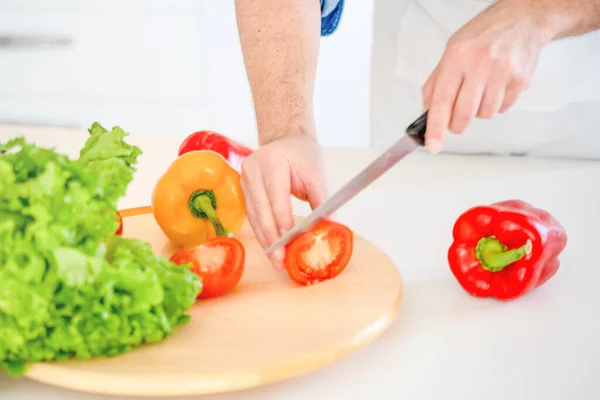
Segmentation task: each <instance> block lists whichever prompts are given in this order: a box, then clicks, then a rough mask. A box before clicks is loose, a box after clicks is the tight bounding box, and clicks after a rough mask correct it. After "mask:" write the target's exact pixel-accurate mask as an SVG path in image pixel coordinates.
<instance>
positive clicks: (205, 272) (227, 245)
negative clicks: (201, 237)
mask: <svg viewBox="0 0 600 400" xmlns="http://www.w3.org/2000/svg"><path fill="white" fill-rule="evenodd" d="M245 255H246V253H245V250H244V246H243V245H242V244H241V243H240V242H239V241H238V240H237V239H235V238H231V237H226V236H217V237H214V238H212V239H209V240H208V241H207V242H205V243H204V244H202V245H200V246H197V247H183V248H181V249H179V250H178V251H177V252H175V254H173V255H172V256H171V258H170V261H171V262H173V263H174V264H177V265H190V264H191V266H192V267H191V271H192V272H193V273H195V274H196V275H198V276H199V277H200V278H201V279H202V290H201V291H200V294H199V295H198V298H199V299H207V298H211V297H217V296H221V295H224V294H225V293H227V292H229V291H231V290H232V289H233V288H234V287H235V286H236V285H237V284H238V282H239V281H240V279H241V278H242V275H243V273H244V262H245Z"/></svg>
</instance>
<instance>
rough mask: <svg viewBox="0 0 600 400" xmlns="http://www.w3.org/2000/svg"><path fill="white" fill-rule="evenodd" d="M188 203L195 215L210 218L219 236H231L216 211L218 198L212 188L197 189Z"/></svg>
mask: <svg viewBox="0 0 600 400" xmlns="http://www.w3.org/2000/svg"><path fill="white" fill-rule="evenodd" d="M188 205H189V208H190V212H191V213H192V215H193V216H195V217H197V218H202V219H208V220H209V221H210V222H211V224H212V226H213V228H215V233H216V234H217V236H231V234H230V233H229V232H227V230H226V229H225V228H224V227H223V224H221V221H220V220H219V217H218V216H217V212H216V211H215V210H216V209H217V199H216V198H215V194H214V193H213V192H212V191H211V190H197V191H195V192H194V193H192V195H191V196H190V200H189V203H188Z"/></svg>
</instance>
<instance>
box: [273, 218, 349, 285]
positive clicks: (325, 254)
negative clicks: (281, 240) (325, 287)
mask: <svg viewBox="0 0 600 400" xmlns="http://www.w3.org/2000/svg"><path fill="white" fill-rule="evenodd" d="M353 240H354V234H353V232H352V231H351V230H350V229H349V228H348V227H346V226H344V225H342V224H339V223H337V222H333V221H330V220H323V221H321V222H319V223H318V224H317V225H315V226H314V227H313V228H312V229H311V230H309V231H308V232H305V233H303V234H302V235H300V236H298V237H297V238H295V239H294V240H292V241H291V242H290V243H289V244H288V245H287V246H286V251H285V262H284V264H285V268H286V271H287V273H288V275H289V276H290V278H291V279H292V280H293V281H294V282H296V283H298V284H301V285H312V284H315V283H318V282H321V281H324V280H327V279H333V278H335V277H336V276H338V275H339V274H340V273H341V272H342V271H343V270H344V269H345V268H346V266H347V265H348V262H349V261H350V257H351V256H352V251H353V244H354V243H353Z"/></svg>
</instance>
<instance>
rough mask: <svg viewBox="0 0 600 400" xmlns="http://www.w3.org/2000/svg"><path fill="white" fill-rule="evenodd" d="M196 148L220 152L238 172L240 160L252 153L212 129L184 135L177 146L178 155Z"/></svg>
mask: <svg viewBox="0 0 600 400" xmlns="http://www.w3.org/2000/svg"><path fill="white" fill-rule="evenodd" d="M196 150H212V151H215V152H217V153H219V154H221V155H222V156H223V157H224V158H225V159H226V160H227V162H228V163H229V165H231V167H232V168H233V169H235V170H236V171H237V172H239V173H240V174H241V173H242V162H243V161H244V159H245V158H246V157H248V156H249V155H250V154H252V153H253V150H251V149H250V148H248V147H246V146H244V145H243V144H241V143H238V142H236V141H235V140H233V139H230V138H228V137H227V136H224V135H221V134H220V133H217V132H213V131H198V132H194V133H192V134H191V135H189V136H188V137H186V138H185V139H184V140H183V142H182V143H181V145H180V146H179V152H178V155H179V156H182V155H183V154H185V153H188V152H190V151H196Z"/></svg>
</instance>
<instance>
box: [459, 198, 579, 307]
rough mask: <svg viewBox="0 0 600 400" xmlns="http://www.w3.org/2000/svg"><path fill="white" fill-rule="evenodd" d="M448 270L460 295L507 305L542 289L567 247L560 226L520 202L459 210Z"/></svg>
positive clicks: (543, 212) (558, 264) (502, 202)
mask: <svg viewBox="0 0 600 400" xmlns="http://www.w3.org/2000/svg"><path fill="white" fill-rule="evenodd" d="M453 238H454V242H453V243H452V245H451V246H450V248H449V249H448V263H449V264H450V269H451V271H452V273H453V274H454V276H455V277H456V279H457V280H458V282H459V283H460V285H461V286H462V287H463V289H464V290H465V291H467V292H468V293H470V294H471V295H473V296H477V297H494V298H496V299H500V300H510V299H514V298H517V297H519V296H523V295H524V294H526V293H527V292H529V291H531V290H532V289H534V288H537V287H539V286H541V285H543V284H544V283H545V282H547V281H548V279H550V278H551V277H552V276H554V274H555V273H556V272H557V271H558V268H559V266H560V262H559V259H558V256H559V254H560V253H561V252H562V251H563V249H564V248H565V247H566V244H567V234H566V232H565V229H564V228H563V226H562V225H561V224H560V223H559V222H558V221H557V220H556V219H555V218H554V217H553V216H551V215H550V214H549V213H548V212H546V211H544V210H541V209H538V208H534V207H533V206H532V205H531V204H529V203H526V202H524V201H521V200H506V201H501V202H497V203H493V204H491V205H489V206H476V207H473V208H471V209H469V210H467V211H465V212H464V213H463V214H462V215H460V216H459V218H458V219H457V220H456V222H455V224H454V228H453Z"/></svg>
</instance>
